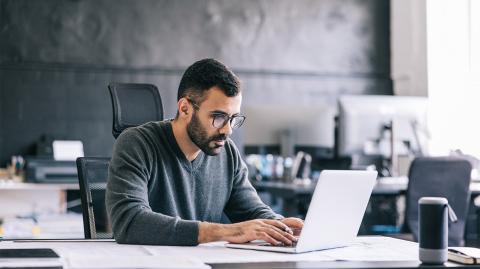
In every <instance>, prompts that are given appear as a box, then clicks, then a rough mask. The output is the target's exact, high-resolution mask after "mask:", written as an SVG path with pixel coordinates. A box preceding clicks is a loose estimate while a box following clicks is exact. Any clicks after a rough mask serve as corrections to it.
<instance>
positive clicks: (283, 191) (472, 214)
mask: <svg viewBox="0 0 480 269" xmlns="http://www.w3.org/2000/svg"><path fill="white" fill-rule="evenodd" d="M252 184H253V186H254V187H255V188H256V189H257V191H259V192H267V193H269V194H271V195H272V196H273V197H274V198H280V199H281V200H282V201H281V211H282V212H281V213H282V214H283V215H284V216H300V217H304V216H303V214H304V213H305V212H306V209H307V206H308V204H309V203H310V199H311V196H312V194H313V191H314V190H315V184H309V185H301V184H293V183H285V182H274V181H252ZM407 185H408V178H406V177H398V178H380V179H378V180H377V184H376V185H375V187H374V189H373V192H372V198H371V199H370V205H369V208H368V209H367V213H366V215H365V217H364V222H363V223H362V227H361V229H360V233H361V234H377V233H382V232H387V233H395V232H396V231H395V230H398V229H399V228H400V227H399V226H400V225H401V224H402V223H403V213H404V208H405V203H404V200H403V198H404V196H403V195H404V194H405V192H406V190H407ZM345 187H348V186H345ZM470 191H471V196H472V198H471V200H472V202H471V204H470V211H469V215H468V218H467V223H466V238H465V239H466V240H467V244H469V245H475V246H479V245H480V238H479V237H480V233H479V226H480V222H479V221H478V220H479V217H478V216H477V207H476V206H475V203H474V200H475V198H476V197H477V196H479V195H480V181H476V180H475V181H472V183H471V184H470ZM274 200H275V199H274ZM369 210H370V212H369ZM369 213H370V215H369ZM395 225H396V226H395ZM373 226H375V227H373ZM389 226H390V227H389ZM377 227H380V228H382V229H384V230H383V231H378V230H375V228H377ZM372 229H373V230H372Z"/></svg>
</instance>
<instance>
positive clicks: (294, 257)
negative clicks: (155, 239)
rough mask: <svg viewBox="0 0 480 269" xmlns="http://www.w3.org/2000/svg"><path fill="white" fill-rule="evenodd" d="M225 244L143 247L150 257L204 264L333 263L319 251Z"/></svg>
mask: <svg viewBox="0 0 480 269" xmlns="http://www.w3.org/2000/svg"><path fill="white" fill-rule="evenodd" d="M225 243H226V242H213V243H208V244H201V245H199V246H196V247H169V246H143V247H144V248H145V249H146V250H147V251H148V252H150V253H151V254H152V255H162V254H163V255H168V256H169V257H181V256H187V257H192V258H196V259H198V260H201V261H202V262H204V263H249V262H296V261H333V260H335V259H333V258H331V257H329V256H326V255H323V253H322V252H321V251H315V252H308V253H302V254H290V253H278V252H270V251H258V250H246V249H232V248H227V247H225Z"/></svg>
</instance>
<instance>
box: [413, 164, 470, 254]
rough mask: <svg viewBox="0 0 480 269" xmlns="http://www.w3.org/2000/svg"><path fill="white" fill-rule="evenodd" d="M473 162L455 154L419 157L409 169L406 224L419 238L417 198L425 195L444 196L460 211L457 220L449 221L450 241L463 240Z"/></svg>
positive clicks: (451, 243) (454, 208)
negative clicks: (453, 155) (454, 156)
mask: <svg viewBox="0 0 480 269" xmlns="http://www.w3.org/2000/svg"><path fill="white" fill-rule="evenodd" d="M471 171H472V166H471V164H470V163H469V162H468V161H467V160H465V159H459V158H453V157H419V158H416V159H415V160H414V161H413V162H412V164H411V166H410V170H409V173H408V178H409V180H408V188H407V194H406V211H405V224H406V226H407V227H406V228H407V229H408V230H409V231H411V232H412V235H413V239H414V240H415V241H418V238H419V237H418V200H419V199H420V198H421V197H424V196H441V197H445V198H447V199H448V203H449V204H450V206H451V207H452V208H453V210H454V211H455V213H456V214H457V217H458V221H457V222H456V223H449V227H448V245H449V246H462V245H463V244H464V232H465V222H466V219H467V213H468V206H469V202H470V178H471Z"/></svg>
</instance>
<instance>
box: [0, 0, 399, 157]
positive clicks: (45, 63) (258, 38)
mask: <svg viewBox="0 0 480 269" xmlns="http://www.w3.org/2000/svg"><path fill="white" fill-rule="evenodd" d="M205 57H214V58H217V59H219V60H221V61H223V62H224V63H226V64H227V65H229V66H230V67H232V68H233V70H234V71H235V72H236V73H237V74H238V75H239V76H240V78H241V79H242V81H243V85H244V105H249V106H255V105H262V104H263V103H275V104H278V105H282V104H288V103H292V102H294V103H301V104H304V105H314V104H315V103H316V102H317V101H319V100H327V101H329V102H335V100H336V97H337V96H338V95H339V94H345V93H350V94H392V86H391V80H390V38H389V1H384V0H377V1H374V0H370V1H369V0H316V1H313V0H296V1H291V0H263V1H260V0H242V1H229V0H176V1H167V0H142V1H137V0H115V1H114V0H97V1H89V0H75V1H65V0H49V1H30V0H0V166H4V165H5V163H6V162H7V161H8V159H9V157H10V156H11V155H18V154H22V155H26V154H33V153H34V148H33V145H34V143H35V142H36V141H37V140H38V139H39V138H40V137H41V136H42V135H51V136H53V137H56V138H61V139H81V140H82V141H83V142H84V146H85V154H86V155H88V156H108V155H110V154H111V149H112V145H113V142H114V140H113V137H112V135H111V117H112V115H111V104H110V99H109V96H108V91H107V85H108V83H109V82H112V81H116V82H145V83H153V84H156V85H157V86H158V88H159V89H160V90H161V94H162V98H163V100H164V108H165V114H166V116H167V117H172V116H173V115H174V113H175V103H176V91H177V86H178V82H179V80H180V77H181V75H182V73H183V70H184V69H185V68H186V67H187V66H188V65H190V64H191V63H193V62H194V61H195V60H198V59H201V58H205ZM237 139H240V140H241V137H237Z"/></svg>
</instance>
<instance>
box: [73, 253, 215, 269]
mask: <svg viewBox="0 0 480 269" xmlns="http://www.w3.org/2000/svg"><path fill="white" fill-rule="evenodd" d="M67 261H68V262H67V264H68V268H69V269H75V268H79V269H80V268H81V269H108V268H117V269H122V268H137V269H138V268H142V269H143V268H145V269H147V268H148V269H149V268H170V269H176V268H192V269H195V268H200V269H205V268H210V266H208V265H206V264H204V263H202V262H201V261H198V260H195V259H191V258H189V257H170V256H116V257H104V256H93V257H92V256H77V255H71V256H70V257H68V258H67Z"/></svg>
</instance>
